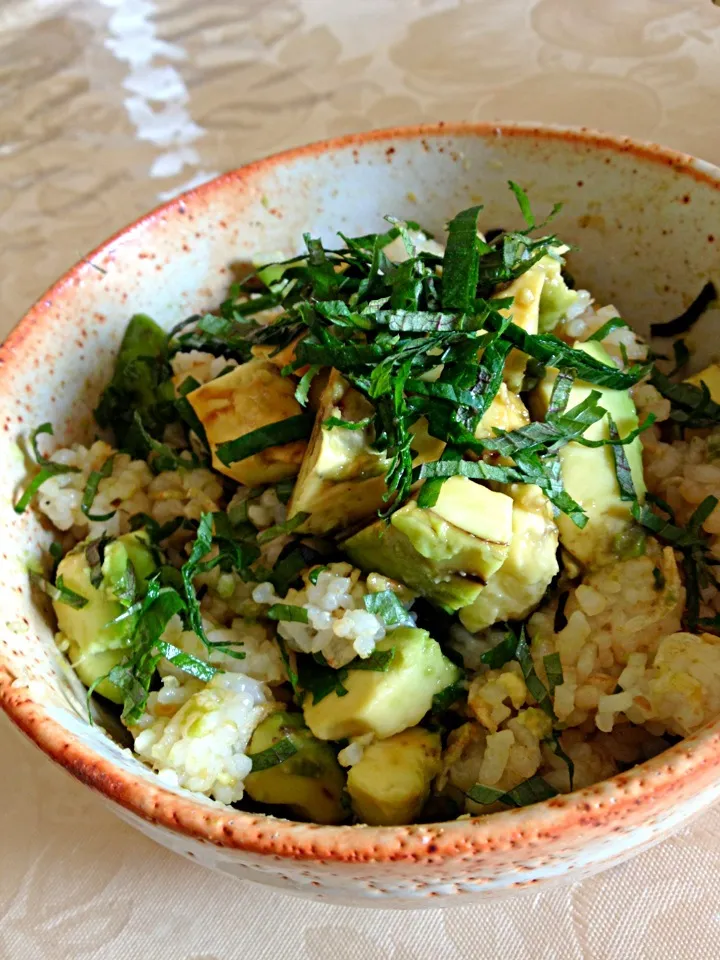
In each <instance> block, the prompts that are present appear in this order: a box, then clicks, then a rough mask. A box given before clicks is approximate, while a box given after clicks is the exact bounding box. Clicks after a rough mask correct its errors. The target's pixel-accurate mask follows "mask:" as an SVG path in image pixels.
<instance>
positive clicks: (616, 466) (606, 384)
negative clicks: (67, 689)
mask: <svg viewBox="0 0 720 960" xmlns="http://www.w3.org/2000/svg"><path fill="white" fill-rule="evenodd" d="M511 187H512V189H513V191H514V192H515V194H516V196H517V199H518V202H519V208H520V211H521V213H522V215H523V217H524V220H525V226H524V227H523V228H522V229H518V230H510V231H500V230H492V231H488V232H486V233H485V234H483V233H481V232H480V231H479V229H478V218H479V215H480V209H479V208H477V207H473V208H470V209H469V210H464V211H462V212H461V213H459V214H458V215H457V216H455V217H454V218H453V219H452V220H451V221H450V222H449V224H448V235H447V240H446V243H444V244H441V243H439V242H438V241H437V240H435V239H432V238H430V237H429V236H428V235H427V234H426V233H424V232H423V231H422V229H421V228H420V227H419V225H418V224H413V223H405V222H400V221H396V220H392V219H391V224H390V229H389V230H387V231H385V232H384V233H381V234H371V235H367V236H361V237H354V238H348V237H344V236H342V235H341V246H340V248H339V249H334V250H328V249H325V247H324V246H323V245H322V243H321V242H320V241H319V240H317V239H314V238H311V237H309V236H307V237H306V238H305V243H306V250H305V252H304V253H302V254H300V255H298V256H296V257H294V258H291V259H290V260H286V261H283V262H278V263H270V264H263V265H261V266H258V267H257V268H256V269H254V270H252V271H251V272H250V273H249V275H247V276H245V277H244V278H243V279H242V280H240V281H239V282H238V283H237V284H235V285H234V286H233V288H232V289H231V291H230V296H229V298H228V300H227V301H226V302H225V303H223V304H222V305H221V306H220V308H219V309H218V310H217V311H216V312H214V313H208V314H205V315H202V316H192V317H190V318H188V319H186V320H182V321H181V322H180V323H179V324H178V325H177V326H176V327H175V328H174V329H173V330H171V331H170V332H169V333H166V332H165V331H163V330H161V329H160V328H159V327H158V326H157V325H156V324H155V323H154V321H153V320H152V319H151V318H149V317H147V316H144V315H136V316H134V317H133V318H132V319H131V320H130V323H129V325H128V328H127V331H126V333H125V337H124V339H123V342H122V344H121V347H120V350H119V354H118V357H117V362H116V366H115V370H114V374H113V377H112V379H111V382H110V383H109V384H108V385H107V387H106V389H105V391H104V393H103V395H102V397H101V398H100V401H99V403H98V406H97V408H96V411H95V418H96V420H97V424H98V427H99V429H100V431H101V436H100V437H99V438H98V439H96V440H95V441H94V442H93V443H92V444H91V445H90V446H82V445H79V444H76V445H74V446H72V447H70V448H66V449H60V450H56V451H55V452H54V453H53V454H52V455H50V456H46V455H45V454H43V453H42V452H41V450H40V449H39V444H40V439H41V437H42V435H43V434H47V433H49V434H52V426H51V425H50V424H43V425H41V426H40V427H39V428H38V429H37V430H36V431H35V432H34V433H33V435H32V447H33V451H34V456H35V459H36V461H37V463H38V466H39V471H38V472H37V473H36V475H35V476H34V477H33V478H32V480H31V481H30V483H29V485H28V487H27V489H26V490H25V492H24V493H23V494H22V496H21V497H20V498H19V501H18V503H17V506H16V509H17V510H18V511H19V512H22V511H23V510H25V509H27V508H28V507H29V505H30V504H31V503H33V504H34V507H35V509H37V510H38V511H39V512H40V513H41V514H42V515H44V517H45V518H47V520H48V521H49V522H50V523H51V524H52V525H53V527H54V528H55V531H56V533H57V540H56V541H55V542H54V543H53V545H52V547H51V549H50V552H49V555H48V557H46V558H43V561H42V563H41V564H40V563H39V564H38V567H37V569H35V570H33V572H32V578H33V581H34V583H35V584H36V585H37V586H38V588H39V589H40V590H41V591H43V592H44V593H45V594H47V595H48V596H49V597H50V599H51V602H52V606H53V609H54V615H55V617H56V619H57V626H58V633H57V642H58V645H59V647H60V649H61V650H63V651H64V652H65V653H66V654H67V658H68V660H69V662H70V664H71V665H72V667H73V668H74V670H75V672H76V674H77V676H78V677H79V679H80V680H81V681H82V682H83V683H84V684H85V686H86V687H87V689H88V704H89V709H92V698H93V697H96V698H98V702H99V700H100V699H101V700H102V701H104V702H105V705H106V706H107V705H112V704H114V705H116V707H115V709H116V710H117V711H118V712H119V713H120V716H121V719H122V722H123V724H124V725H125V727H126V728H127V730H128V731H129V734H130V736H131V737H132V742H133V749H134V751H135V753H136V755H137V756H138V757H139V758H140V759H141V760H143V761H144V762H146V763H147V764H148V765H149V766H151V767H152V768H153V769H154V770H156V771H157V774H158V777H160V778H161V780H162V781H164V782H165V783H168V784H172V785H173V786H176V787H183V788H186V789H188V790H190V791H195V792H198V793H201V794H204V795H207V796H210V797H212V798H214V799H215V800H216V801H218V802H219V803H222V804H234V805H237V806H240V807H242V808H246V809H247V808H249V809H253V810H257V811H265V812H268V813H272V814H275V815H277V816H285V817H292V818H297V819H302V820H309V821H313V822H318V823H330V824H332V823H342V822H350V821H353V820H354V821H356V822H361V823H369V824H402V823H412V822H418V821H428V820H438V819H440V820H441V819H450V818H453V817H457V816H462V815H465V814H468V813H470V814H477V813H492V812H494V811H496V810H500V809H503V808H506V807H514V806H523V805H525V804H529V803H533V802H536V801H537V800H542V799H546V798H549V797H552V796H554V795H555V794H556V793H560V792H567V791H569V790H572V789H574V788H578V787H583V786H587V785H588V784H591V783H594V782H596V781H598V780H601V779H604V778H606V777H609V776H612V775H613V774H615V773H617V772H618V771H620V770H623V769H626V768H627V767H629V766H632V765H633V764H635V763H638V762H641V761H642V760H644V759H647V758H649V757H651V756H653V755H655V754H657V753H659V752H660V751H662V750H664V749H665V748H666V747H668V746H669V745H670V744H672V743H674V742H676V741H677V740H678V739H679V738H681V737H683V736H685V735H687V734H689V733H691V732H693V731H694V730H696V729H698V728H699V727H700V726H702V725H703V724H704V723H706V722H707V721H708V720H710V719H711V718H713V717H715V716H716V715H717V714H718V713H720V645H719V644H718V638H717V635H716V634H717V632H718V627H719V626H720V617H719V614H718V612H719V611H720V593H719V592H718V590H717V583H716V580H715V577H714V573H713V568H714V566H715V564H716V563H717V557H718V544H719V543H720V541H719V540H718V537H717V534H718V533H720V511H719V510H718V509H716V508H717V506H718V495H719V491H720V469H719V468H718V467H717V466H716V465H714V463H713V460H714V459H715V458H716V456H717V453H716V450H715V447H716V446H717V440H718V437H720V432H718V424H720V371H719V370H718V368H716V367H710V368H708V369H707V370H706V371H704V372H703V373H702V374H701V375H700V376H699V378H697V377H696V378H694V379H692V380H691V381H685V382H679V381H678V377H677V376H675V374H674V373H671V372H670V367H672V362H671V361H670V362H668V363H667V364H665V365H663V363H664V362H663V361H662V360H658V361H657V362H655V360H654V359H651V358H650V356H649V353H648V347H647V345H646V344H645V343H643V341H642V340H641V338H640V337H639V336H637V335H636V334H635V333H634V332H633V330H632V328H631V327H630V326H629V325H628V323H627V322H625V321H624V320H621V319H620V318H619V317H618V316H617V311H616V310H615V309H614V308H613V307H612V306H606V307H602V308H597V307H596V306H595V305H594V303H593V300H592V297H591V295H590V293H588V292H587V291H584V290H576V289H574V288H573V286H574V285H573V283H572V280H571V278H570V277H569V275H568V274H567V272H566V271H565V267H564V258H565V254H566V253H567V252H568V250H567V248H566V247H565V246H564V245H563V244H562V240H561V239H560V238H557V237H555V236H554V235H552V234H551V233H549V232H547V231H546V230H545V232H544V233H543V232H542V231H543V230H544V227H545V225H544V224H540V225H538V224H537V223H536V221H535V218H534V215H533V213H532V210H531V208H530V205H529V202H528V199H527V197H526V195H525V193H524V192H523V191H522V190H521V188H520V187H518V186H517V185H515V184H511ZM537 233H541V235H540V236H536V234H537ZM712 296H714V289H713V288H712V286H711V285H709V284H708V285H707V286H706V287H705V288H704V290H703V292H702V293H701V295H700V297H699V298H698V301H697V302H696V303H695V305H694V306H693V308H692V309H691V310H689V311H688V313H687V314H686V315H685V316H684V317H682V318H678V319H677V320H676V321H672V322H671V323H670V324H668V325H666V326H665V327H664V329H659V330H658V332H659V333H661V334H662V333H675V332H677V331H678V330H679V328H682V327H687V326H689V324H690V323H691V322H692V320H693V318H694V317H695V316H696V315H697V314H698V313H699V312H700V311H701V310H702V308H703V307H704V306H707V305H708V302H709V300H710V299H712ZM659 326H661V327H662V325H659ZM680 332H682V331H680ZM678 344H679V342H678ZM675 355H676V361H677V362H676V364H675V366H676V367H681V365H682V363H683V362H684V358H685V355H684V353H683V348H682V346H681V345H677V346H676V350H675ZM675 373H677V371H675ZM108 708H109V709H112V707H108ZM96 722H97V720H96Z"/></svg>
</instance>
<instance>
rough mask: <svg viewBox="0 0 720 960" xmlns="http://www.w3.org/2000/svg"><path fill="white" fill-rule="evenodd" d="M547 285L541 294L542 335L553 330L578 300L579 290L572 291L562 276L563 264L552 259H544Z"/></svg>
mask: <svg viewBox="0 0 720 960" xmlns="http://www.w3.org/2000/svg"><path fill="white" fill-rule="evenodd" d="M540 262H541V263H542V264H543V265H544V266H545V283H544V284H543V288H542V293H541V294H540V313H539V316H538V329H539V331H540V333H547V332H548V331H549V330H553V329H554V328H555V327H556V326H557V324H558V323H559V321H560V320H561V319H562V318H563V317H564V316H565V314H566V313H567V311H568V309H569V308H570V307H571V306H572V305H573V303H575V301H576V300H577V290H571V289H570V288H569V287H568V285H567V283H565V280H564V279H563V275H562V264H561V262H560V261H559V260H553V258H552V257H543V258H542V260H541V261H540Z"/></svg>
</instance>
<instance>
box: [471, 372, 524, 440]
mask: <svg viewBox="0 0 720 960" xmlns="http://www.w3.org/2000/svg"><path fill="white" fill-rule="evenodd" d="M528 423H530V414H529V413H528V412H527V408H526V406H525V404H524V403H523V402H522V400H521V399H520V397H519V396H518V395H517V394H516V393H513V392H512V390H508V388H507V384H504V383H501V384H500V389H499V390H498V392H497V393H496V394H495V396H494V397H493V399H492V402H491V403H490V406H489V407H488V408H487V410H486V411H485V413H484V414H483V415H482V417H481V419H480V422H479V423H478V425H477V427H476V428H475V436H476V437H477V439H478V440H482V439H484V438H486V437H494V436H496V433H495V431H496V430H504V431H506V432H507V431H508V430H519V429H520V427H524V426H526V424H528Z"/></svg>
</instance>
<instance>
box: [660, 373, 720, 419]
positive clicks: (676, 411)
mask: <svg viewBox="0 0 720 960" xmlns="http://www.w3.org/2000/svg"><path fill="white" fill-rule="evenodd" d="M650 383H651V384H652V385H653V386H654V387H655V389H656V390H658V391H659V393H660V394H662V396H663V397H665V399H666V400H669V401H670V404H671V407H672V410H671V413H670V416H671V417H672V419H673V420H675V421H676V422H677V423H679V424H680V425H681V426H683V427H697V428H705V427H713V426H715V425H716V424H718V423H720V404H718V403H715V401H714V400H713V399H712V397H711V396H710V391H709V390H708V388H707V386H706V384H705V383H704V382H703V383H702V384H701V385H700V386H699V387H696V386H695V385H694V384H692V383H673V382H672V380H670V379H669V377H666V376H665V374H663V373H661V372H660V371H659V370H658V369H657V367H654V368H653V371H652V373H651V375H650Z"/></svg>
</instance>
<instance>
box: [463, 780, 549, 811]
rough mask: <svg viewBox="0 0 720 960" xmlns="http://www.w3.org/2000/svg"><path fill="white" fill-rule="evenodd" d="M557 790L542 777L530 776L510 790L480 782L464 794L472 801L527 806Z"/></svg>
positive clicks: (538, 801) (486, 803) (486, 804)
mask: <svg viewBox="0 0 720 960" xmlns="http://www.w3.org/2000/svg"><path fill="white" fill-rule="evenodd" d="M557 793H558V792H557V790H556V789H555V788H554V787H552V786H550V784H549V783H548V782H547V780H544V779H543V778H542V777H537V776H536V777H530V779H529V780H524V781H523V782H522V783H519V784H518V785H517V786H516V787H513V789H512V790H508V791H507V792H504V791H502V790H498V789H497V788H496V787H487V786H485V785H484V784H482V783H477V784H475V786H474V787H471V788H470V789H469V790H468V791H467V794H466V796H468V797H469V798H470V800H472V801H473V802H474V803H480V804H482V805H483V806H489V805H490V804H491V803H504V804H506V805H507V806H509V807H527V806H529V805H530V804H532V803H541V802H542V801H543V800H550V799H552V797H556V796H557Z"/></svg>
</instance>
